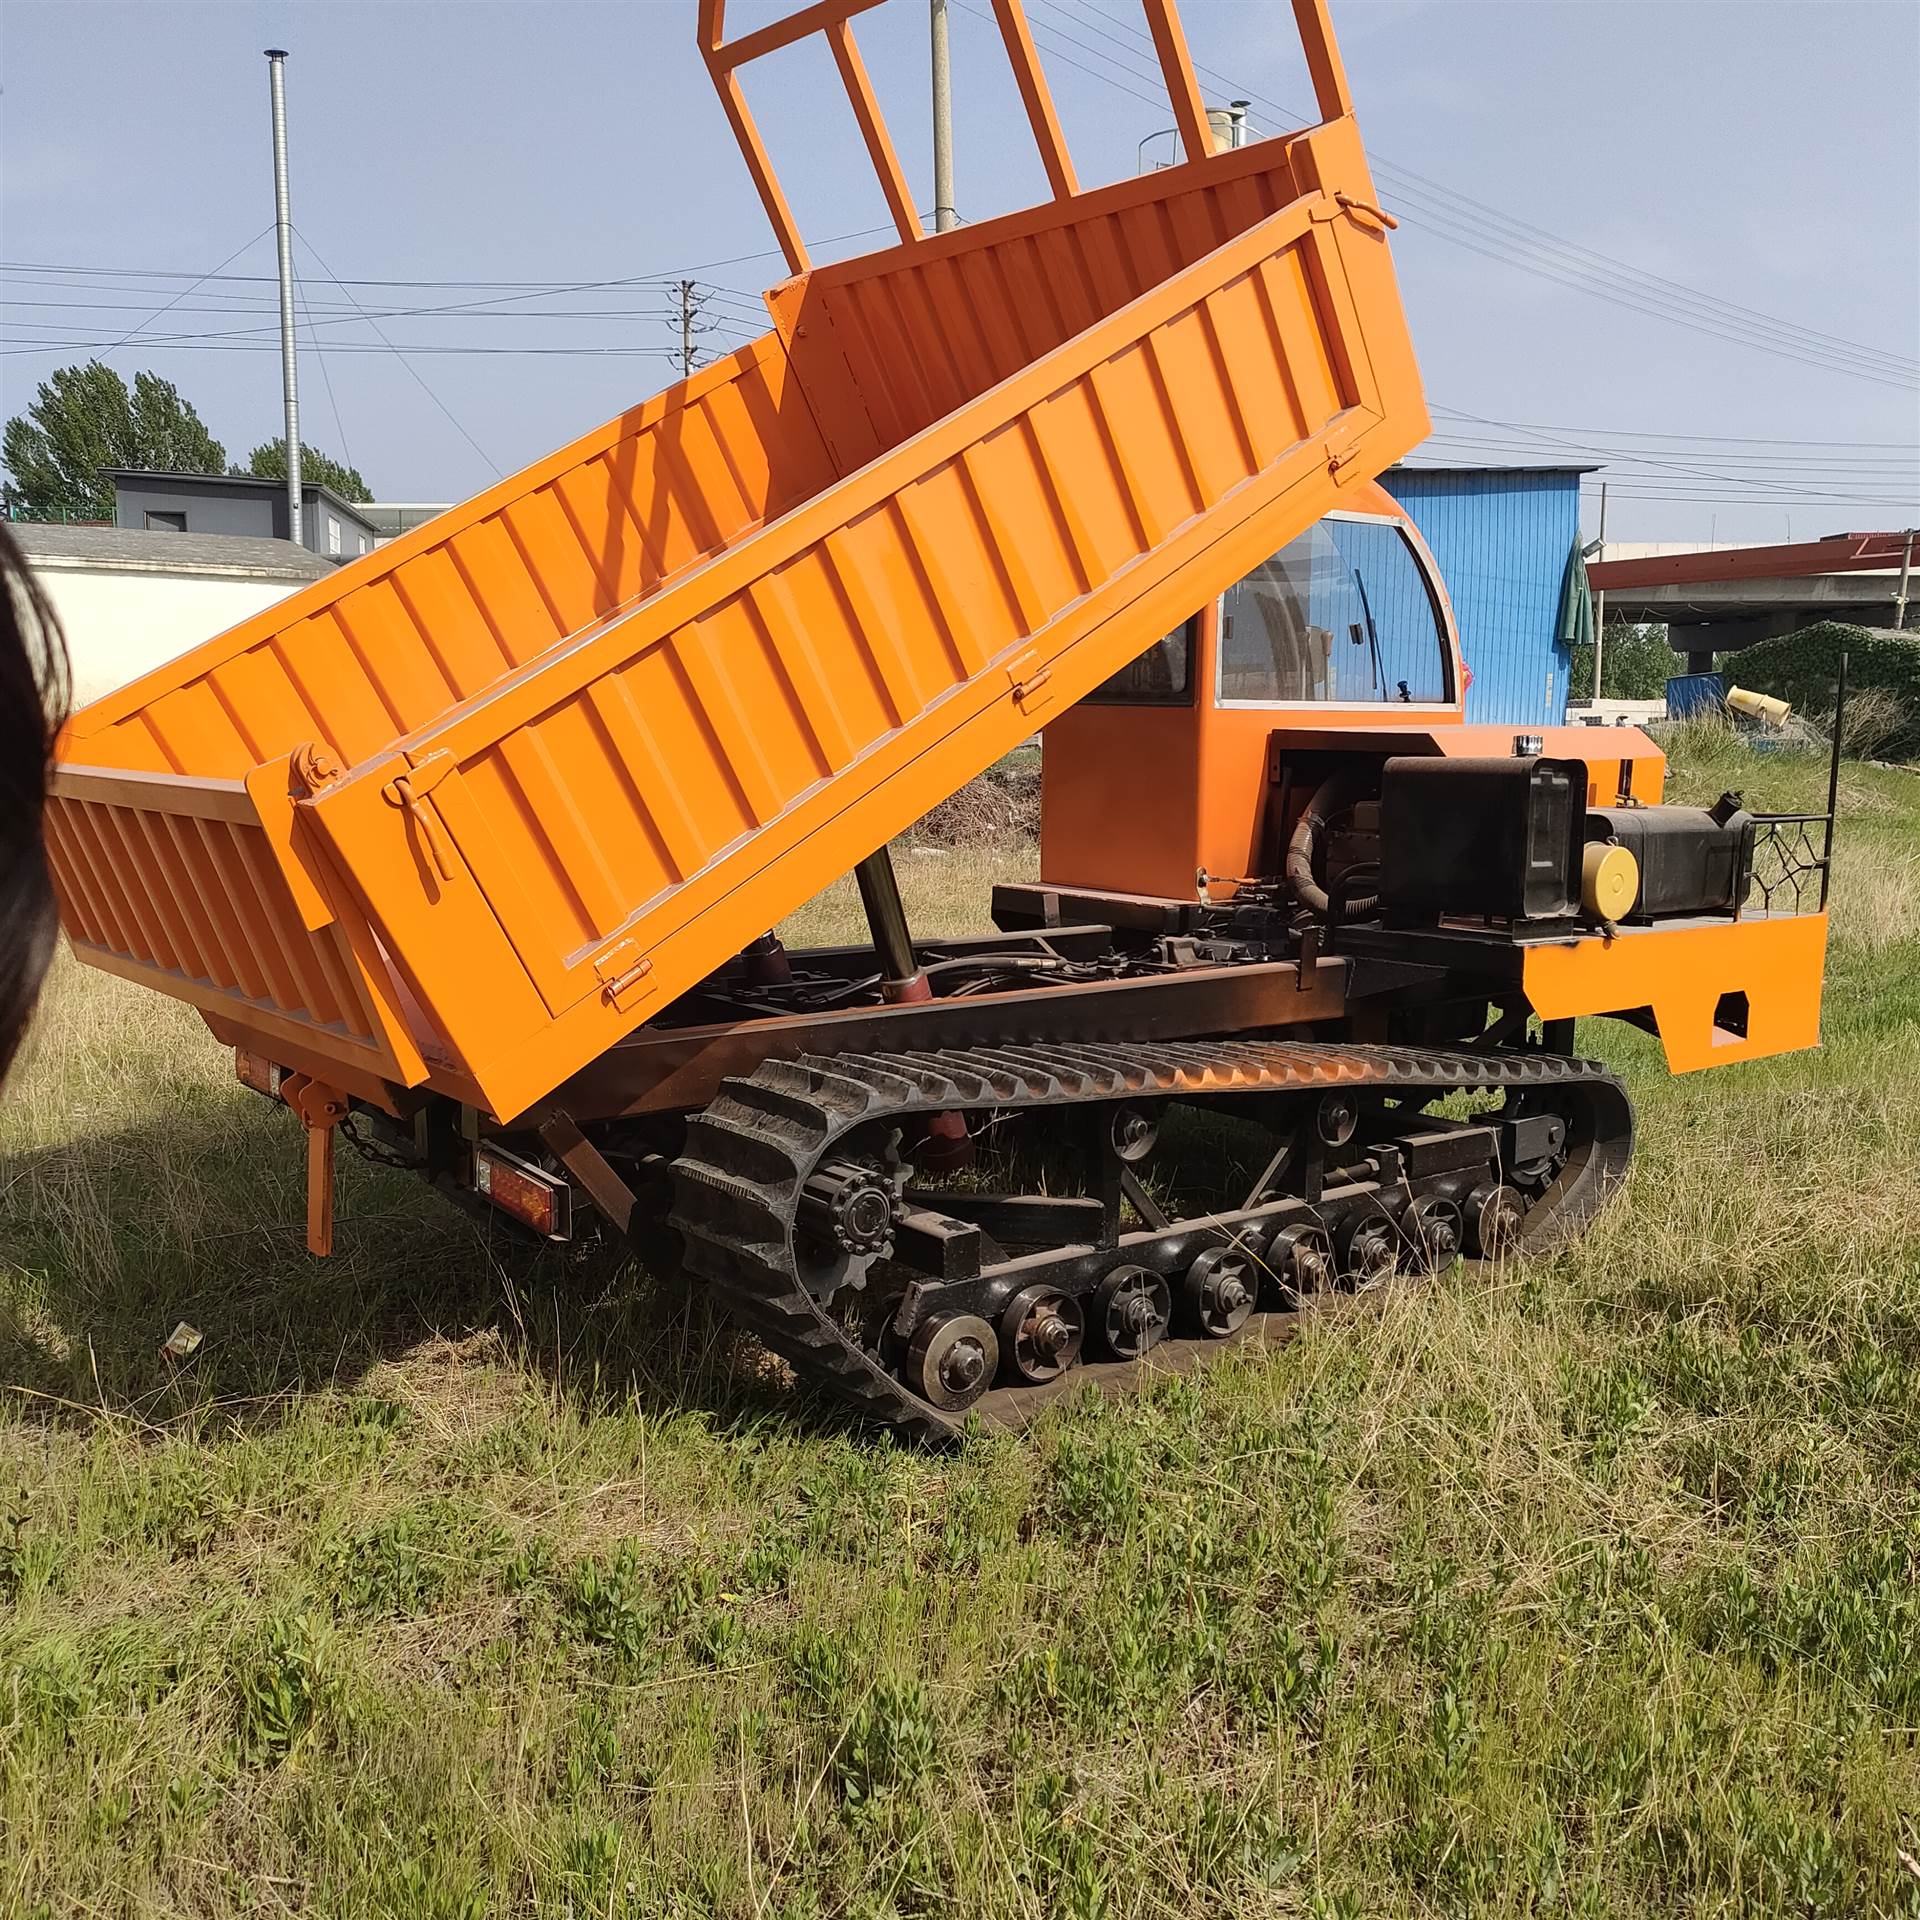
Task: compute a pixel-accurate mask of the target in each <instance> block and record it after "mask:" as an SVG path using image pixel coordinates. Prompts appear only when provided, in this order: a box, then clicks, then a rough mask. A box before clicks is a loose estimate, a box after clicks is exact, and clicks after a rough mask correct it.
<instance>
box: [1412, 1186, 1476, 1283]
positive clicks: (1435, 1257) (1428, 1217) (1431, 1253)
mask: <svg viewBox="0 0 1920 1920" xmlns="http://www.w3.org/2000/svg"><path fill="white" fill-rule="evenodd" d="M1400 1226H1401V1230H1402V1231H1403V1232H1404V1233H1405V1234H1406V1236H1407V1238H1408V1239H1409V1240H1411V1241H1412V1242H1413V1255H1414V1258H1415V1259H1416V1260H1417V1261H1418V1262H1419V1264H1420V1265H1421V1267H1423V1268H1424V1269H1425V1270H1426V1271H1427V1272H1428V1273H1443V1272H1444V1271H1445V1270H1446V1269H1447V1268H1448V1267H1450V1266H1452V1265H1453V1263H1454V1261H1455V1260H1457V1259H1458V1258H1459V1256H1460V1242H1461V1237H1462V1228H1461V1225H1460V1209H1459V1208H1458V1207H1456V1206H1455V1205H1454V1204H1453V1202H1452V1201H1451V1200H1446V1199H1442V1198H1441V1196H1440V1195H1438V1194H1434V1193H1429V1194H1423V1195H1421V1197H1420V1198H1419V1199H1417V1200H1416V1201H1414V1203H1413V1205H1412V1206H1410V1207H1409V1208H1408V1209H1407V1211H1406V1214H1405V1217H1404V1218H1403V1219H1402V1220H1401V1222H1400Z"/></svg>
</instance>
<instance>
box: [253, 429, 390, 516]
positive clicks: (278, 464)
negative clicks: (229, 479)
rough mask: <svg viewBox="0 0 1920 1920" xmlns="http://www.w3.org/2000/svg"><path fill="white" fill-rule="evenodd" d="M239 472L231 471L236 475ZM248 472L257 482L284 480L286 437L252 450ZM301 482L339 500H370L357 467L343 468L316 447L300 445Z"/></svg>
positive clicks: (305, 444) (283, 435)
mask: <svg viewBox="0 0 1920 1920" xmlns="http://www.w3.org/2000/svg"><path fill="white" fill-rule="evenodd" d="M239 471H240V469H239V468H238V467H235V468H234V472H235V473H238V472H239ZM247 472H248V473H249V474H251V475H252V476H253V478H254V479H256V480H284V479H285V478H286V477H287V436H286V435H285V434H284V433H283V434H281V435H280V436H279V437H278V438H277V439H273V440H269V441H267V442H266V443H265V444H264V445H262V446H258V447H255V448H254V450H253V451H252V452H251V453H250V454H248V455H247ZM300 480H301V483H302V485H304V484H306V483H307V482H308V481H311V482H312V483H313V484H314V485H315V486H320V487H331V488H332V489H333V491H334V492H335V493H337V494H338V495H339V496H340V498H341V499H342V500H371V499H372V498H373V489H372V488H371V487H369V486H368V485H367V483H366V482H365V481H364V480H363V479H361V477H360V469H359V468H358V467H348V466H342V465H341V463H340V462H339V461H338V460H335V459H332V458H330V457H329V456H328V455H326V454H324V453H322V452H321V451H320V450H319V449H318V448H317V447H310V446H308V445H307V443H306V442H305V441H304V440H302V441H301V442H300Z"/></svg>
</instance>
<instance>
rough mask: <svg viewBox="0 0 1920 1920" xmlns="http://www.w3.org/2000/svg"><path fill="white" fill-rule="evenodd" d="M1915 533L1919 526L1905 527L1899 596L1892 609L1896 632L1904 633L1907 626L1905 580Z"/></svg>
mask: <svg viewBox="0 0 1920 1920" xmlns="http://www.w3.org/2000/svg"><path fill="white" fill-rule="evenodd" d="M1916 533H1920V527H1909V528H1908V529H1907V544H1906V546H1905V547H1904V548H1902V550H1901V553H1900V597H1899V599H1898V600H1897V601H1896V602H1895V603H1894V609H1893V628H1894V631H1895V632H1896V633H1904V632H1905V631H1906V627H1907V581H1908V579H1909V577H1910V576H1911V575H1912V573H1913V536H1914V535H1915V534H1916Z"/></svg>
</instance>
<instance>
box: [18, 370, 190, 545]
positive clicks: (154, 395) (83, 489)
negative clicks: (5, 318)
mask: <svg viewBox="0 0 1920 1920" xmlns="http://www.w3.org/2000/svg"><path fill="white" fill-rule="evenodd" d="M0 456H4V458H5V461H6V465H7V471H8V472H9V473H11V474H12V476H13V489H12V490H13V493H14V496H15V498H16V499H17V500H18V502H19V504H20V505H21V506H22V507H24V508H25V509H26V512H27V514H28V515H29V517H34V518H39V517H45V518H47V519H56V518H59V517H60V516H62V515H65V516H67V517H68V518H71V519H77V520H111V519H112V518H113V482H112V481H110V480H108V479H106V478H105V477H104V475H103V471H102V470H103V469H104V468H107V467H150V468H154V469H156V470H158V471H161V472H165V473H219V472H222V471H223V470H224V469H225V467H226V464H227V450H226V448H224V447H223V446H222V445H221V444H220V442H219V441H218V440H216V439H215V438H214V437H213V435H212V434H210V433H209V432H208V431H207V428H206V423H205V422H204V421H203V420H202V419H201V418H200V416H199V415H198V414H197V413H196V412H194V410H193V407H192V405H191V403H189V402H188V401H186V400H183V399H182V398H181V397H180V391H179V389H178V388H177V387H175V385H174V384H173V382H172V381H171V380H162V379H161V378H160V376H159V375H158V374H157V373H136V374H135V375H134V376H133V386H132V388H131V390H129V388H128V386H127V383H126V382H125V381H124V380H123V379H121V377H120V376H119V374H117V373H116V372H114V370H113V369H112V368H111V367H109V366H106V365H104V364H103V363H102V362H100V361H98V360H89V361H88V362H87V364H86V365H85V366H83V367H59V368H56V369H55V370H54V372H52V373H51V374H49V375H48V376H47V378H46V379H45V380H43V381H42V382H41V383H40V390H39V392H38V393H36V394H35V395H34V398H33V404H32V405H31V406H30V407H28V409H27V410H26V412H25V413H23V414H16V415H15V416H14V418H13V419H11V420H9V421H8V422H7V426H6V432H5V435H4V437H0Z"/></svg>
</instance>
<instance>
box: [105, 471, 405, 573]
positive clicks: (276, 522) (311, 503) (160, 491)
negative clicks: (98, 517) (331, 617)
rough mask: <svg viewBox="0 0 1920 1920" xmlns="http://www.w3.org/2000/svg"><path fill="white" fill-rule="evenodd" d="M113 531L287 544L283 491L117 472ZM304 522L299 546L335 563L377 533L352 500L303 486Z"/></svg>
mask: <svg viewBox="0 0 1920 1920" xmlns="http://www.w3.org/2000/svg"><path fill="white" fill-rule="evenodd" d="M107 477H108V478H109V479H110V480H111V481H112V482H113V519H114V525H115V526H116V527H119V528H121V529H122V530H123V531H127V532H136V533H186V534H201V533H206V534H238V535H246V536H250V537H252V538H254V539H261V540H286V539H288V538H289V537H290V535H291V533H292V528H291V527H290V526H289V524H288V522H289V519H290V517H291V516H290V515H289V514H288V511H287V488H286V483H285V482H284V481H281V480H255V479H252V478H248V477H244V476H234V475H228V474H220V473H153V472H148V471H145V470H142V469H138V468H131V467H115V468H110V469H109V470H108V474H107ZM300 499H301V509H302V510H301V514H300V518H301V520H302V522H303V523H304V525H303V528H302V533H303V536H304V537H303V539H302V541H301V544H302V545H303V546H305V547H306V548H307V550H308V551H309V552H310V553H317V554H318V555H320V557H321V558H322V559H324V560H329V561H333V562H335V563H338V562H340V561H344V560H357V559H358V558H359V557H360V555H361V554H363V553H371V552H372V551H373V549H374V546H375V545H376V543H377V540H378V530H377V529H376V527H375V526H374V524H373V522H372V521H371V520H369V519H368V518H367V516H366V513H365V512H364V511H363V510H362V508H360V507H359V506H357V505H356V504H355V503H354V502H353V501H351V500H343V499H341V497H340V496H339V495H338V494H337V493H335V492H334V491H333V489H332V488H331V487H323V486H320V485H318V484H317V483H313V482H309V483H308V484H306V485H304V486H303V487H302V488H301V489H300Z"/></svg>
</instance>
